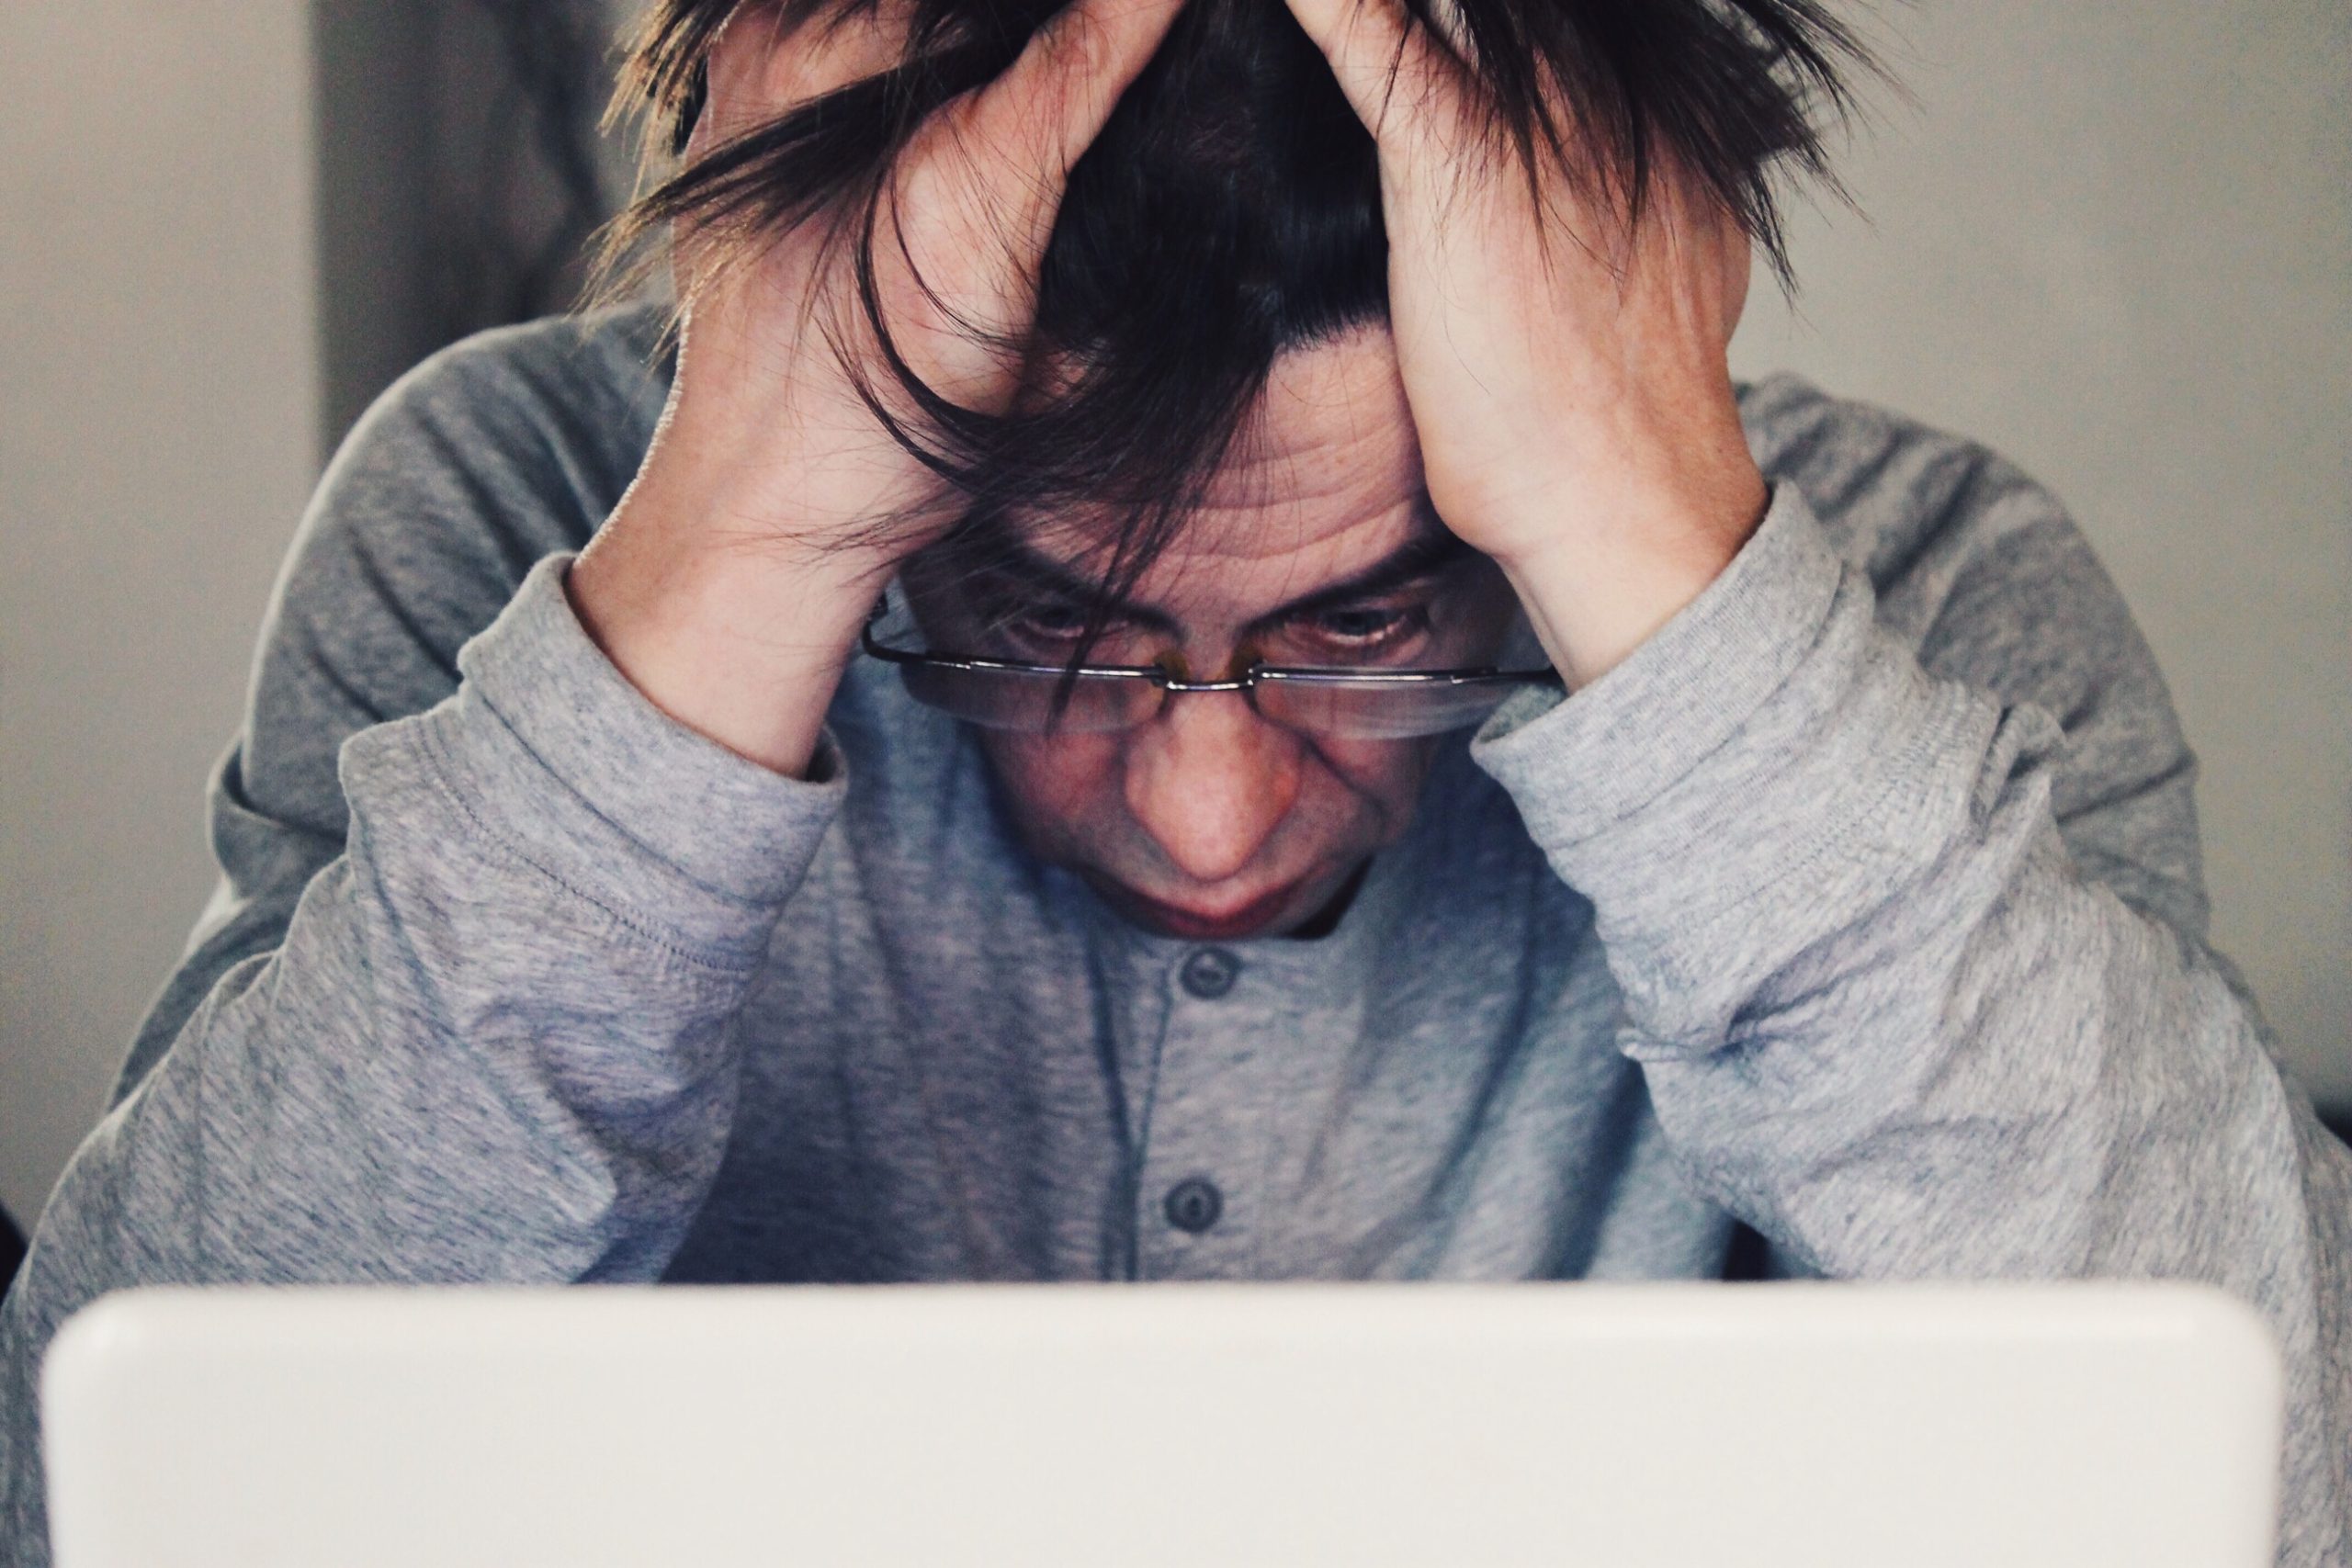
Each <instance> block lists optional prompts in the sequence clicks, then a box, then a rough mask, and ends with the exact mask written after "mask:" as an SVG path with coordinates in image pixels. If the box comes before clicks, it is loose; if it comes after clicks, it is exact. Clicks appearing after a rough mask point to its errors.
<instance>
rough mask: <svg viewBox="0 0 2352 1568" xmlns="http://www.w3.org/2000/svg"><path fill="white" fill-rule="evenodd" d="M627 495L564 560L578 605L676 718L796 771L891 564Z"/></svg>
mask: <svg viewBox="0 0 2352 1568" xmlns="http://www.w3.org/2000/svg"><path fill="white" fill-rule="evenodd" d="M638 502H639V496H638V495H637V492H634V491H632V493H631V497H630V499H629V500H628V501H625V502H623V503H622V506H621V508H620V509H619V510H618V511H617V512H616V513H615V514H614V516H613V518H612V520H611V521H610V522H609V523H608V524H606V525H605V528H604V530H603V531H602V532H600V533H599V534H598V536H597V537H596V538H595V539H594V541H593V542H592V543H591V544H590V546H589V547H588V549H587V550H586V551H585V552H583V553H582V556H581V558H579V559H578V560H577V561H575V562H574V563H573V564H572V567H571V571H570V573H569V574H568V576H567V578H566V581H565V584H564V587H565V592H566V593H567V594H568V596H569V597H570V599H571V605H572V610H573V613H574V614H575V615H577V616H578V617H579V619H580V623H581V626H582V628H583V629H584V630H586V632H587V633H588V635H589V637H591V638H592V639H593V640H594V642H595V644H596V646H597V647H598V648H599V649H601V650H603V652H604V654H605V658H607V659H608V660H611V661H612V663H613V665H614V667H615V668H616V669H617V670H618V671H620V673H621V674H622V675H623V676H624V677H626V678H627V679H628V681H629V682H630V683H631V684H632V685H634V686H636V687H637V689H638V690H639V692H640V693H642V694H644V695H645V697H646V698H647V699H648V700H649V701H650V702H651V703H652V704H653V705H655V706H656V707H658V708H660V709H661V710H662V712H663V713H665V714H667V715H668V716H670V717H671V718H673V719H674V720H676V721H677V722H678V723H680V724H682V725H684V726H685V727H686V728H689V729H693V730H695V731H696V732H697V733H699V734H701V735H702V736H704V737H705V738H707V739H710V740H714V741H716V742H718V744H719V745H722V746H724V747H726V748H728V749H729V750H731V751H734V752H736V753H737V754H738V755H741V756H743V757H746V758H749V759H750V760H751V761H755V762H758V763H760V764H761V765H763V766H764V767H767V768H771V769H773V770H775V771H776V772H778V773H787V774H792V775H796V776H799V775H805V774H806V773H807V772H808V769H809V762H810V761H811V760H812V759H813V758H814V756H815V754H816V750H817V742H818V738H819V736H820V734H821V732H822V730H823V728H824V716H825V712H826V709H827V708H828V707H829V706H830V705H831V702H832V697H833V693H834V690H835V688H836V687H837V686H838V685H839V684H840V682H841V677H842V671H843V670H844V669H846V668H847V666H848V663H849V660H851V659H852V658H853V657H854V655H855V652H856V646H857V636H858V632H859V629H860V628H861V627H862V626H864V625H865V617H866V615H868V614H869V613H870V612H871V610H872V609H873V606H874V604H875V601H876V599H877V598H878V597H879V596H880V594H881V592H882V590H883V588H884V586H885V585H887V583H888V581H889V577H890V573H891V571H892V570H894V567H895V562H894V561H893V560H892V559H890V558H886V557H884V556H882V555H880V554H878V553H877V552H876V551H873V550H870V549H864V548H855V547H847V546H844V547H840V548H838V549H829V548H826V547H811V546H809V545H805V544H799V543H796V542H794V541H792V540H789V539H783V538H763V537H752V538H746V537H744V536H742V535H741V534H728V533H725V532H721V531H718V530H713V529H707V528H706V529H687V528H680V527H676V526H673V525H671V524H670V523H669V521H668V520H667V519H666V518H663V517H662V516H659V515H656V514H654V513H651V512H650V510H632V508H633V506H635V505H637V503H638Z"/></svg>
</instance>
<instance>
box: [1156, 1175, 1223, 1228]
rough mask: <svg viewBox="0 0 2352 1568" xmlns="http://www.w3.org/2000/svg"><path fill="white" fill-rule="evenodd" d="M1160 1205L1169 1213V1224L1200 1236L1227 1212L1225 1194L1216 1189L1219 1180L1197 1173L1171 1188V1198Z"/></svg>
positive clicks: (1169, 1191)
mask: <svg viewBox="0 0 2352 1568" xmlns="http://www.w3.org/2000/svg"><path fill="white" fill-rule="evenodd" d="M1160 1207H1161V1208H1162V1209H1163V1210H1165V1211H1166V1212H1167V1214H1168V1223H1169V1224H1171V1225H1174V1226H1175V1227H1176V1228H1177V1229H1178V1230H1180V1231H1190V1232H1191V1233H1192V1234H1193V1235H1200V1234H1201V1233H1202V1232H1203V1231H1204V1230H1206V1229H1208V1228H1209V1227H1210V1226H1211V1225H1213V1224H1216V1222H1217V1216H1218V1215H1220V1214H1222V1213H1225V1194H1224V1193H1222V1192H1220V1191H1218V1190H1216V1182H1214V1181H1204V1180H1202V1179H1200V1178H1199V1177H1197V1176H1195V1177H1193V1178H1192V1179H1189V1180H1185V1181H1180V1182H1178V1183H1177V1184H1176V1185H1175V1186H1173V1187H1171V1188H1170V1189H1169V1190H1168V1201H1166V1202H1165V1203H1163V1204H1161V1205H1160Z"/></svg>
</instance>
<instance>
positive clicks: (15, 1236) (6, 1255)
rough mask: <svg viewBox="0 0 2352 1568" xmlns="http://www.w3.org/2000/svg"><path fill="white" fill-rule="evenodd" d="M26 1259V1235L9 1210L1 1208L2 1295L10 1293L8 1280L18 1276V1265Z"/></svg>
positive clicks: (0, 1261) (0, 1256)
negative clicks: (18, 1227)
mask: <svg viewBox="0 0 2352 1568" xmlns="http://www.w3.org/2000/svg"><path fill="white" fill-rule="evenodd" d="M24 1260H25V1235H24V1233H23V1232H22V1231H20V1230H18V1229H17V1222H16V1221H14V1220H12V1219H10V1218H9V1217H8V1211H7V1210H6V1209H0V1296H5V1295H6V1294H7V1293H8V1281H9V1280H14V1279H15V1278H16V1277H17V1265H18V1264H19V1263H22V1262H23V1261H24Z"/></svg>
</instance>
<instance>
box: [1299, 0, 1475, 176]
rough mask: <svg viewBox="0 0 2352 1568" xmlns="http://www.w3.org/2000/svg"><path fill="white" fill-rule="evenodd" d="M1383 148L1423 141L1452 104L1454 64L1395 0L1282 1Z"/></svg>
mask: <svg viewBox="0 0 2352 1568" xmlns="http://www.w3.org/2000/svg"><path fill="white" fill-rule="evenodd" d="M1288 3H1289V5H1290V9H1291V15H1292V16H1294V17H1297V18H1298V25H1299V26H1300V27H1301V28H1305V29H1306V36H1307V37H1308V38H1310V39H1313V40H1314V41H1315V47H1316V48H1317V49H1319V50H1321V51H1323V58H1324V59H1325V60H1326V61H1328V62H1330V66H1331V74H1332V75H1333V76H1334V77H1336V78H1337V79H1338V81H1339V84H1340V92H1341V93H1343V94H1345V95H1346V96H1347V100H1348V103H1349V104H1350V105H1351V107H1353V108H1354V109H1355V111H1356V118H1358V119H1360V120H1362V121H1363V125H1364V129H1365V130H1369V131H1371V132H1372V136H1373V140H1374V141H1376V142H1378V143H1379V144H1380V146H1381V148H1382V150H1383V151H1384V152H1408V151H1411V150H1413V149H1414V148H1416V147H1417V146H1419V145H1420V144H1422V143H1424V142H1425V141H1427V140H1428V138H1429V136H1430V133H1431V132H1432V130H1434V129H1435V128H1437V127H1438V126H1439V125H1441V124H1442V123H1444V121H1445V117H1446V116H1448V115H1449V114H1450V113H1451V112H1452V111H1453V109H1454V108H1455V107H1457V106H1458V103H1459V95H1460V93H1461V84H1460V82H1459V80H1458V73H1459V67H1458V66H1457V65H1456V64H1455V62H1453V60H1452V59H1451V58H1450V57H1448V56H1447V54H1446V53H1445V51H1444V50H1443V48H1442V46H1441V45H1440V44H1439V43H1438V42H1437V40H1436V39H1432V38H1431V37H1430V33H1429V30H1428V29H1427V28H1424V27H1422V26H1420V25H1419V24H1418V23H1417V22H1415V21H1414V19H1413V17H1412V15H1411V13H1410V12H1408V11H1407V10H1406V9H1405V7H1404V6H1403V5H1402V4H1401V3H1400V0H1288Z"/></svg>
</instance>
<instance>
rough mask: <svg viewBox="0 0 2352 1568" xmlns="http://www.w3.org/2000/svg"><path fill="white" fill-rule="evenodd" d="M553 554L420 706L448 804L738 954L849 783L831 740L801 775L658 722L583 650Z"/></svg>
mask: <svg viewBox="0 0 2352 1568" xmlns="http://www.w3.org/2000/svg"><path fill="white" fill-rule="evenodd" d="M570 566H571V556H570V555H569V554H560V555H555V556H550V557H548V558H547V559H545V560H543V561H541V562H540V563H539V564H538V565H537V567H536V568H534V569H533V570H532V571H531V573H530V575H529V576H528V577H527V578H526V579H525V580H524V583H523V586H522V588H521V590H520V591H519V592H516V594H515V598H514V600H513V601H512V602H511V603H510V604H508V605H507V607H506V609H505V610H504V612H503V613H502V614H501V615H499V617H498V619H497V620H496V621H494V622H492V624H491V626H489V627H488V628H487V629H486V630H484V631H483V632H482V633H481V635H480V636H478V637H475V638H474V639H473V640H472V641H470V642H469V643H468V644H467V645H466V646H465V648H464V649H461V650H460V651H459V653H458V670H459V671H460V673H461V674H462V675H463V676H464V683H463V684H462V685H461V686H460V687H459V689H458V695H457V696H456V698H455V699H453V700H452V702H450V703H449V704H447V705H445V706H444V707H443V708H441V709H439V710H436V712H435V715H433V716H432V718H433V720H434V722H433V725H432V730H433V740H434V743H435V744H434V749H435V751H436V753H437V759H436V760H437V761H439V762H440V764H441V766H442V771H443V773H445V775H446V776H447V779H448V781H449V783H450V784H451V786H452V788H453V789H455V790H456V791H457V792H458V795H459V799H460V804H461V805H463V806H464V807H466V809H467V810H468V811H469V813H470V814H471V815H472V816H473V817H474V818H475V819H476V821H477V823H478V824H479V825H480V826H481V827H482V828H483V829H485V830H486V831H488V832H490V833H491V834H492V836H494V837H496V838H498V839H500V840H503V842H504V844H505V845H506V847H507V848H509V849H510V850H511V851H513V852H515V853H516V854H519V855H520V856H522V857H523V858H524V859H526V860H527V861H529V862H530V863H533V864H534V865H536V866H537V867H538V868H539V869H540V870H541V871H543V872H545V873H547V874H548V875H550V876H551V877H554V878H555V879H556V880H557V881H559V882H560V883H562V884H564V885H565V886H569V887H571V888H573V889H575V890H577V891H579V892H580V893H582V895H583V896H585V897H590V898H592V899H594V900H595V901H596V902H598V903H600V904H603V905H605V907H606V908H610V909H613V910H615V911H616V912H626V913H627V914H628V915H629V916H631V917H632V918H633V919H636V920H638V921H641V922H647V923H651V924H654V925H657V926H659V927H660V928H662V929H663V930H665V931H668V932H669V933H671V935H673V937H674V938H675V939H677V940H679V941H680V942H683V943H684V944H685V945H687V946H688V947H690V948H692V949H694V950H695V951H698V952H703V953H709V954H711V955H712V956H714V957H726V958H732V959H737V960H741V961H744V962H749V961H751V960H752V959H753V958H755V957H756V956H757V954H758V953H759V952H760V951H763V950H764V945H765V940H766V933H767V930H768V928H769V927H770V926H771V925H772V924H773V922H774V919H775V912H776V910H777V908H780V907H781V905H782V904H783V902H784V900H785V899H786V897H789V896H790V895H791V893H792V891H793V890H794V888H795V887H797V886H798V885H799V882H800V880H801V878H802V876H803V875H805V874H806V873H807V871H808V868H809V862H810V861H811V860H812V859H813V858H814V857H815V854H816V852H817V848H818V845H819V843H820V840H822V839H823V837H824V834H825V831H826V829H828V828H829V827H830V826H831V822H832V819H833V818H834V815H835V814H836V813H837V812H838V811H839V809H840V807H841V803H842V798H843V796H844V795H846V793H847V790H848V770H847V768H846V766H845V765H844V764H843V762H842V758H841V755H840V752H839V750H838V748H837V747H836V746H835V744H834V742H833V739H832V737H831V735H830V734H828V735H827V736H826V737H825V738H824V739H823V740H822V741H821V742H820V748H819V752H818V761H817V765H816V767H814V768H812V770H811V772H812V773H814V774H815V776H817V777H818V778H820V779H821V780H822V781H823V782H821V783H816V784H811V783H809V782H807V781H804V780H800V779H794V778H787V777H786V776H784V775H782V774H779V773H772V772H770V771H769V770H767V769H765V768H763V767H761V766H759V765H758V764H757V763H755V762H752V761H747V760H746V759H744V758H741V757H739V756H737V755H736V754H735V753H733V752H732V751H729V750H727V749H726V748H725V747H723V746H720V745H718V744H717V743H716V742H714V741H711V740H708V739H705V738H704V737H702V736H700V735H697V734H695V732H694V731H692V730H690V729H688V728H685V727H684V726H683V725H680V724H678V723H677V722H676V721H675V720H673V719H672V718H670V717H669V716H667V715H666V714H664V713H662V711H661V710H660V709H659V708H657V707H655V706H654V705H653V704H652V703H650V701H648V700H647V699H646V697H645V696H644V695H643V694H641V693H639V691H638V690H637V688H636V687H635V686H633V685H631V684H630V683H629V682H628V678H627V677H626V676H624V675H622V674H621V673H620V671H618V670H616V668H614V666H613V664H612V662H611V661H610V660H607V659H606V658H605V656H604V654H603V652H602V651H601V650H600V649H597V647H596V645H595V644H594V642H593V641H592V640H591V639H590V638H589V637H588V634H587V633H586V631H585V630H584V629H582V626H581V625H580V622H579V619H578V617H577V616H575V615H573V613H572V610H571V601H570V600H569V598H568V597H567V596H566V595H565V592H564V587H563V583H564V573H565V572H566V570H568V569H569V568H570Z"/></svg>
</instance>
